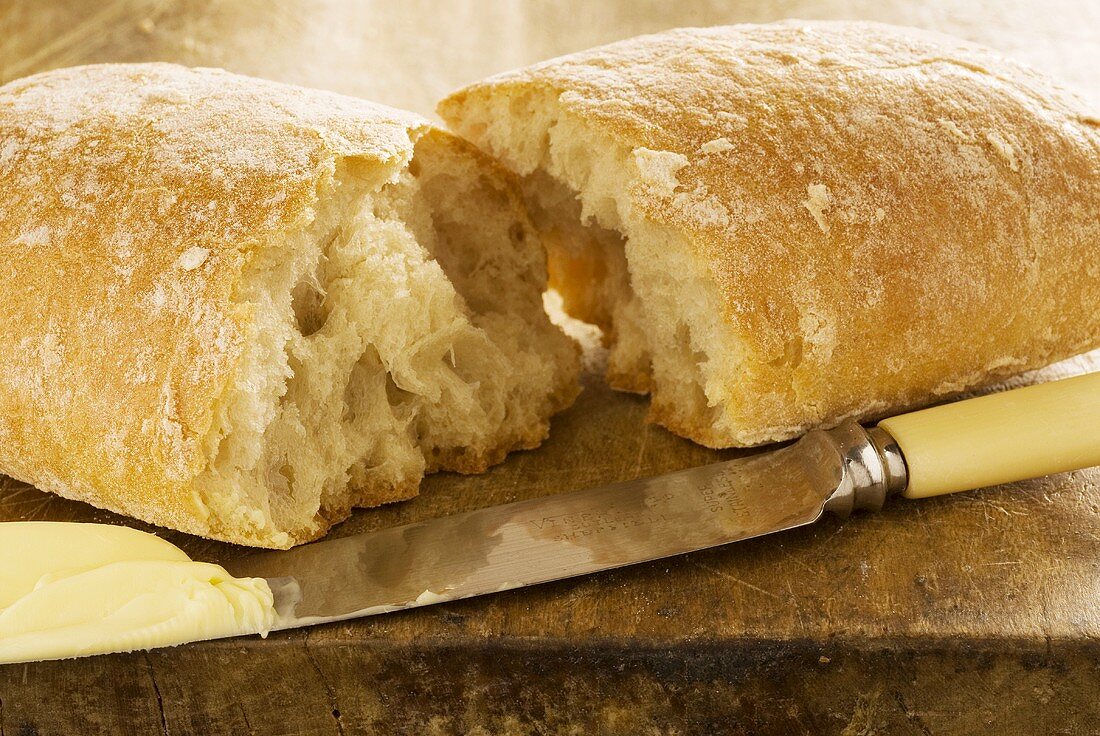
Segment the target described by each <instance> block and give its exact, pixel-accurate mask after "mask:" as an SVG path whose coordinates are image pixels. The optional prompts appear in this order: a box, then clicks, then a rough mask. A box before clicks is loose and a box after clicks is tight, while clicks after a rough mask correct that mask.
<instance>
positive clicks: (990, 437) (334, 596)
mask: <svg viewBox="0 0 1100 736" xmlns="http://www.w3.org/2000/svg"><path fill="white" fill-rule="evenodd" d="M1098 420H1100V373H1092V374H1087V375H1083V376H1077V377H1075V378H1068V379H1064V380H1061V381H1053V382H1050V383H1045V384H1040V385H1037V386H1029V387H1026V388H1019V389H1015V390H1011V391H1004V392H1002V393H997V394H991V395H988V396H982V397H979V398H974V399H968V400H965V401H958V402H955V403H950V404H944V405H941V406H937V407H933V408H930V409H924V410H921V411H916V412H912V413H908V414H902V415H899V416H895V417H892V418H890V419H886V420H884V421H882V422H880V423H879V424H878V426H876V427H872V428H870V429H864V428H863V427H861V426H860V425H859V424H856V423H855V422H846V423H844V424H842V425H840V426H839V427H836V428H834V429H830V430H825V431H822V430H817V431H813V432H810V433H809V434H807V435H805V436H804V437H803V438H801V439H800V440H798V441H797V442H795V443H794V444H791V445H789V446H786V447H783V448H780V449H777V450H773V451H771V452H765V453H760V454H757V455H752V456H749V457H744V458H738V459H735V460H730V461H727V462H720V463H715V464H712V465H706V466H702V467H697V468H690V469H688V470H682V471H679V472H676V473H671V474H668V475H663V476H658V477H653V478H641V479H637V480H631V481H627V482H624V483H615V484H613V485H607V486H603V487H599V488H591V489H588V490H582V491H576V492H572V493H564V494H560V495H553V496H546V497H542V498H534V499H529V500H525V501H519V502H517V503H511V504H507V505H503V506H494V507H489V508H483V509H478V510H475V511H469V512H466V513H461V514H456V515H453V516H445V517H440V518H436V519H429V520H426V521H420V522H417V523H414V524H408V525H406V526H401V527H394V528H390V529H383V530H380V531H373V532H368V533H364V534H358V535H354V536H348V537H343V538H340V539H333V540H329V541H321V542H315V543H313V544H308V545H304V546H302V547H298V548H295V549H292V550H288V551H285V552H262V553H257V554H253V555H250V556H246V557H242V558H240V559H238V560H235V561H233V562H230V563H228V564H227V565H226V568H227V569H228V570H229V571H230V572H231V573H232V574H233V575H235V576H237V577H263V578H266V579H267V580H268V583H269V584H270V586H271V588H272V591H273V593H274V596H275V606H276V610H277V612H278V622H277V624H276V626H275V628H276V629H286V628H293V627H297V626H307V625H311V624H318V623H325V622H329V621H340V620H344V619H350V618H357V617H361V616H369V615H372V614H378V613H387V612H391V611H399V610H403V609H407V608H414V607H418V606H424V605H429V604H434V603H442V602H445V601H452V600H458V599H461V598H470V597H472V596H479V595H486V594H490V593H496V592H499V591H503V590H509V589H512V588H520V587H524V586H528V585H535V584H538V583H544V582H548V581H551V580H559V579H562V578H569V577H574V576H578V575H587V574H590V573H595V572H600V571H602V570H610V569H612V568H617V567H622V566H624V565H633V564H636V563H640V562H647V561H651V560H656V559H660V558H663V557H670V556H673V555H680V554H685V553H688V552H693V551H696V550H701V549H707V548H710V547H715V546H718V545H723V544H728V543H730V542H737V541H740V540H743V539H750V538H752V537H759V536H761V535H765V534H771V533H774V532H779V531H784V530H787V529H793V528H795V527H800V526H804V525H807V524H812V523H813V522H815V521H817V520H818V519H819V518H821V517H822V515H824V514H825V513H827V512H831V513H835V514H840V515H843V516H846V515H848V514H850V513H851V512H852V511H853V510H856V509H866V510H870V511H875V510H878V509H880V508H881V507H882V505H883V503H884V502H885V501H886V500H887V498H889V497H891V496H902V497H905V498H913V499H915V498H924V497H928V496H937V495H941V494H946V493H954V492H957V491H965V490H970V489H974V488H980V487H985V486H991V485H996V484H998V483H1007V482H1011V481H1017V480H1024V479H1027V478H1035V477H1039V476H1043V475H1049V474H1052V473H1057V472H1063V471H1067V470H1074V469H1078V468H1084V467H1090V466H1093V465H1100V427H1098V426H1097V421H1098Z"/></svg>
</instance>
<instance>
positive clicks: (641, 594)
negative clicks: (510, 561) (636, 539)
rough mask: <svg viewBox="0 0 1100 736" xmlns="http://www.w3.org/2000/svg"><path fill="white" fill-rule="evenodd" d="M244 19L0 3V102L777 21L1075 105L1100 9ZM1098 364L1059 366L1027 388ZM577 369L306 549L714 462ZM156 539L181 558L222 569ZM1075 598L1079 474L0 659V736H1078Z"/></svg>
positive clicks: (365, 80)
mask: <svg viewBox="0 0 1100 736" xmlns="http://www.w3.org/2000/svg"><path fill="white" fill-rule="evenodd" d="M261 5H262V6H263V7H264V8H268V4H267V3H259V2H254V1H253V0H242V1H241V2H235V3H231V2H216V1H215V0H192V1H191V2H172V1H170V0H130V1H126V0H124V1H118V0H112V1H109V2H103V3H84V2H76V1H75V0H73V1H71V2H44V1H39V2H30V1H28V2H21V1H20V0H14V1H13V0H8V1H7V2H0V28H3V29H5V32H4V33H0V81H4V80H6V79H10V78H12V77H14V76H21V75H23V74H26V73H30V72H33V71H38V70H42V69H46V68H51V67H54V66H61V65H66V64H74V63H83V62H88V61H103V60H119V61H133V60H141V59H152V58H158V59H173V60H179V61H183V62H186V63H201V64H213V65H221V66H227V67H229V68H231V69H233V70H235V71H242V72H246V73H253V74H262V75H264V76H270V77H274V78H279V79H283V80H285V81H293V82H300V83H306V84H312V85H315V86H325V87H330V88H335V89H338V90H341V91H346V92H352V93H358V94H363V95H367V96H371V97H374V98H376V99H379V100H380V101H383V102H389V103H391V104H398V105H401V106H405V107H411V108H413V109H418V110H420V111H429V110H428V109H427V108H430V105H431V103H432V101H433V100H434V99H435V98H437V97H438V96H440V95H441V94H442V93H444V92H446V91H448V90H449V89H451V88H453V87H455V86H458V85H459V84H461V83H464V82H466V81H470V80H471V79H474V78H476V77H477V76H481V75H483V74H487V73H491V72H494V71H499V70H501V69H504V68H507V67H509V66H513V65H516V64H521V63H527V62H529V61H533V60H535V59H536V58H540V57H545V56H549V55H552V54H556V53H561V52H564V51H569V50H573V49H576V48H580V47H583V46H586V45H590V44H592V43H597V42H603V41H607V40H611V39H612V38H617V37H624V36H628V35H631V34H634V33H639V32H645V31H649V30H657V29H660V28H666V27H671V26H674V25H685V24H710V23H717V22H730V21H737V20H768V19H772V18H778V17H784V16H802V17H870V18H874V19H879V20H893V21H908V22H911V23H914V24H916V25H922V26H926V27H935V28H940V29H942V30H948V31H953V32H956V33H959V34H960V35H964V36H967V37H970V38H975V39H976V40H979V41H984V42H986V43H992V44H993V45H997V46H999V47H1001V48H1003V49H1004V50H1006V51H1009V52H1012V53H1018V54H1020V55H1022V56H1023V57H1024V58H1025V60H1028V61H1030V62H1032V63H1035V64H1037V65H1039V66H1041V67H1043V68H1046V69H1047V70H1048V71H1052V72H1054V73H1061V74H1063V75H1064V76H1065V78H1067V79H1069V80H1071V81H1072V82H1074V83H1076V84H1077V85H1078V86H1080V87H1082V88H1084V89H1087V90H1091V91H1092V92H1093V93H1095V92H1096V91H1097V90H1100V63H1097V59H1098V58H1100V45H1098V44H1100V35H1098V34H1100V30H1098V29H1100V23H1098V22H1096V21H1100V6H1097V5H1096V4H1095V3H1087V2H1071V1H1070V0H1053V1H1052V2H1025V1H1024V0H1013V1H1012V2H1005V3H990V2H974V3H948V2H932V3H917V2H894V3H873V2H870V1H868V2H839V1H837V2H832V1H830V2H823V3H810V2H808V1H807V2H799V1H794V0H791V1H787V2H778V1H777V2H762V1H761V2H744V3H723V2H718V1H717V0H685V2H679V3H662V2H658V1H657V0H639V1H638V2H631V1H629V0H622V1H621V2H582V1H581V0H568V2H560V3H534V2H532V3H521V2H509V1H507V0H484V1H482V2H472V1H471V2H455V3H447V4H442V5H441V4H438V3H432V2H427V1H426V0H409V1H408V2H405V3H397V2H393V3H386V2H379V3H362V4H358V5H356V6H354V7H350V6H345V5H343V4H342V3H337V2H335V1H334V0H303V1H302V2H280V3H277V4H275V5H273V6H270V12H265V13H260V12H259V10H260V9H261V8H260V6H261ZM147 19H148V20H149V21H150V22H149V23H146V22H145V21H146V20H147ZM1097 97H1098V98H1100V95H1097ZM592 355H593V356H594V362H597V363H598V351H594V352H593V354H592ZM1097 368H1100V356H1096V355H1093V356H1087V357H1083V358H1079V359H1076V360H1074V361H1070V362H1068V363H1066V364H1062V365H1060V366H1057V367H1054V368H1052V369H1049V370H1048V371H1046V372H1043V373H1042V374H1040V375H1038V376H1031V377H1029V378H1028V379H1027V380H1044V379H1047V378H1050V377H1053V376H1058V375H1067V374H1070V373H1073V372H1080V371H1083V370H1095V369H1097ZM597 375H598V370H596V371H592V372H590V373H589V375H588V376H586V379H585V383H586V389H585V392H584V394H583V395H582V397H581V398H580V400H579V401H578V403H577V405H576V406H575V407H574V408H573V409H571V410H570V411H569V412H567V413H566V414H564V415H562V416H561V417H559V418H558V420H557V421H556V422H555V424H554V426H553V429H552V434H551V438H550V440H549V441H548V442H547V443H546V445H545V446H544V447H542V448H540V449H539V450H537V451H533V452H526V453H520V454H517V455H514V456H512V457H511V458H510V459H509V460H508V461H507V462H506V463H504V464H503V465H501V466H499V467H497V468H495V469H494V470H493V471H491V472H490V473H488V474H486V475H483V476H475V477H463V476H454V475H440V476H434V477H431V478H429V479H428V480H427V481H426V483H425V484H424V488H423V492H422V495H421V496H420V498H418V499H416V500H414V501H411V502H409V503H406V504H401V505H398V506H393V507H389V508H385V509H381V510H378V511H368V512H360V513H358V514H356V515H355V516H354V517H353V519H351V520H350V521H349V522H347V523H346V524H344V525H342V526H341V527H339V528H338V529H337V530H336V531H335V533H336V534H340V535H343V534H351V533H355V532H358V531H363V530H367V529H373V528H381V527H384V526H390V525H396V524H402V523H407V522H410V521H415V520H417V519H423V518H429V517H432V516H438V515H443V514H449V513H453V512H456V511H460V510H464V509H469V508H475V507H480V506H486V505H491V504H499V503H506V502H509V501H514V500H518V499H522V498H529V497H534V496H539V495H544V494H548V493H557V492H563V491H569V490H573V489H578V488H583V487H586V486H590V485H596V484H601V483H607V482H613V481H617V480H623V479H627V478H634V477H639V476H645V475H653V474H659V473H663V472H668V471H671V470H675V469H679V468H683V467H689V466H692V465H698V464H702V463H706V462H711V461H713V460H715V459H718V458H720V457H727V456H729V455H731V454H732V453H725V454H723V453H715V452H712V451H709V450H706V449H704V448H701V447H698V446H695V445H692V444H691V443H689V442H686V441H684V440H681V439H679V438H677V437H674V436H672V435H670V434H668V433H667V432H665V431H663V430H661V429H659V428H656V427H650V426H647V425H645V424H644V421H643V417H644V414H645V409H646V402H645V400H644V399H642V398H639V397H634V396H629V395H623V394H614V393H612V392H610V391H609V390H608V389H607V388H606V387H605V386H604V385H603V383H602V381H601V380H600V379H599V378H597V377H596V376H597ZM777 492H781V489H777ZM12 519H61V520H68V519H72V520H82V521H105V522H111V523H130V522H127V521H126V520H123V519H120V518H119V517H116V516H113V515H111V514H109V513H106V512H101V511H97V510H94V509H91V508H89V507H87V506H84V505H82V504H79V503H74V502H70V501H66V500H63V499H60V498H56V497H52V496H49V495H47V494H43V493H40V492H38V491H36V490H34V489H31V488H28V487H26V486H23V485H21V484H19V483H16V482H14V481H12V480H10V479H0V520H12ZM134 526H138V527H141V525H140V524H134ZM145 528H147V527H145ZM161 533H164V535H165V536H166V537H167V538H168V539H170V540H171V541H173V542H175V543H177V544H179V545H180V546H181V547H183V548H184V549H185V550H187V551H188V552H189V553H190V554H192V555H193V556H195V557H197V558H199V559H204V560H211V561H222V560H226V559H229V558H231V557H233V556H235V555H239V554H241V552H242V551H241V550H240V549H238V548H234V547H231V546H228V545H222V544H217V543H213V542H208V541H204V540H200V539H196V538H193V537H187V536H186V535H182V534H176V533H172V532H163V530H161ZM1098 603H1100V472H1098V471H1096V470H1089V471H1081V472H1076V473H1070V474H1066V475H1062V476H1056V477H1053V478H1048V479H1043V480H1038V481H1032V482H1028V483H1021V484H1013V485H1010V486H1003V487H999V488H992V489H986V490H982V491H977V492H974V493H970V494H965V495H959V496H954V497H945V498H940V499H930V500H927V501H922V502H905V501H897V502H893V503H891V504H890V505H888V506H887V508H886V509H884V510H883V511H882V512H881V513H878V514H874V515H870V514H863V515H857V516H855V517H853V518H851V519H849V520H846V521H839V520H836V519H826V520H824V521H823V522H822V523H820V524H818V525H816V526H814V527H811V528H806V529H802V530H797V531H794V532H791V533H787V534H783V535H778V536H775V537H771V538H766V539H761V540H755V541H750V542H745V543H741V544H738V545H734V546H730V547H727V548H721V549H715V550H710V551H706V552H700V553H696V554H693V555H689V556H686V557H682V558H677V559H672V560H668V561H663V562H658V563H653V564H648V565H642V566H638V567H634V568H628V569H623V570H619V571H615V572H611V573H606V574H603V575H598V576H592V577H590V578H585V579H578V580H572V581H563V582H560V583H554V584H549V585H545V586H541V587H538V588H532V589H528V590H522V591H511V592H507V593H502V594H498V595H496V596H491V597H488V598H483V599H477V600H470V601H465V602H460V603H456V604H451V605H446V606H440V607H432V608H426V609H420V610H416V611H409V612H405V613H401V614H393V615H388V616H380V617H375V618H372V619H364V620H360V621H354V622H348V623H344V624H334V625H329V626H324V627H317V628H315V629H311V630H305V631H295V632H286V633H282V634H277V635H273V636H271V637H270V638H268V639H267V640H260V639H258V638H250V639H238V640H228V641H220V642H207V643H199V644H193V645H187V646H183V647H179V648H176V649H171V650H160V651H154V652H150V653H137V654H131V655H116V656H107V657H95V658H90V659H84V660H74V661H70V662H52V663H37V664H29V665H11V666H4V667H0V735H2V734H21V735H30V734H89V733H119V732H133V733H164V734H185V733H202V734H222V733H224V734H244V733H257V734H329V733H331V734H357V733H415V734H431V733H439V734H447V733H480V734H498V733H577V734H587V733H611V734H619V733H622V734H648V733H652V734H658V733H660V734H664V733H677V734H722V733H745V734H749V733H753V734H773V733H774V734H790V733H807V734H810V733H812V734H819V733H835V734H879V733H883V734H884V733H897V734H970V733H977V732H989V731H997V732H999V733H1003V734H1012V733H1027V734H1094V733H1100V699H1098V698H1097V697H1096V695H1097V693H1098V692H1100V605H1098Z"/></svg>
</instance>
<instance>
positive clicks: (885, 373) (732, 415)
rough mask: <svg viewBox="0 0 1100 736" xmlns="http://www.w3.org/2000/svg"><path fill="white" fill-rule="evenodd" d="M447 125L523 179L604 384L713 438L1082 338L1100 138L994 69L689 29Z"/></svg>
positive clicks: (1098, 258) (1099, 325) (957, 381)
mask: <svg viewBox="0 0 1100 736" xmlns="http://www.w3.org/2000/svg"><path fill="white" fill-rule="evenodd" d="M439 112H440V114H441V115H442V116H443V118H444V119H445V120H447V121H448V123H449V124H450V125H451V126H452V128H453V129H454V130H456V131H457V132H458V133H459V134H461V135H463V136H465V137H467V138H469V139H470V140H472V141H474V142H475V143H477V144H478V145H479V146H481V147H482V148H483V149H485V150H486V151H488V152H490V153H492V154H493V155H494V156H496V157H498V158H499V159H500V160H501V161H503V162H504V163H505V164H506V165H507V166H508V167H509V168H511V169H512V170H513V171H515V172H517V173H518V174H519V175H520V176H521V177H522V180H523V186H524V191H525V194H526V197H527V201H528V204H529V207H530V209H531V211H532V217H533V220H534V221H535V224H536V226H537V227H539V228H540V230H541V231H542V233H543V235H544V240H545V242H546V244H547V247H548V249H549V251H550V262H551V267H550V279H551V285H552V286H553V287H555V288H556V289H557V290H559V291H560V292H561V293H562V295H563V297H564V302H565V305H566V308H567V310H568V311H570V312H571V313H572V314H573V315H574V316H577V317H579V318H581V319H583V320H587V321H589V322H593V323H596V324H598V325H599V326H600V327H602V328H603V330H604V333H605V336H606V338H607V339H608V341H609V343H610V348H611V352H610V363H609V368H608V377H609V379H610V382H611V383H612V385H614V386H616V387H618V388H620V389H625V390H628V391H640V392H647V391H648V392H651V393H652V404H651V406H652V408H651V417H652V419H654V420H655V421H657V422H659V423H661V424H663V425H665V426H666V427H668V428H670V429H672V430H673V431H675V432H678V433H680V434H682V435H684V436H687V437H690V438H692V439H694V440H696V441H698V442H701V443H703V444H706V445H710V446H715V447H718V446H731V445H755V444H760V443H765V442H771V441H777V440H785V439H788V438H791V437H794V436H797V435H798V434H800V433H802V432H804V431H806V430H807V429H809V428H811V427H815V426H821V425H834V424H837V423H839V422H840V421H841V420H843V419H845V418H848V417H856V418H859V419H869V418H873V417H875V416H879V415H884V414H886V413H889V412H896V411H899V410H903V409H907V408H910V407H915V406H919V405H922V404H926V403H929V402H932V401H935V400H937V399H940V398H942V397H945V396H949V395H951V394H954V393H956V392H959V391H961V390H963V389H967V388H971V387H974V386H977V385H979V384H982V383H986V382H990V381H993V380H996V379H998V378H1000V377H1003V376H1005V375H1007V374H1011V373H1016V372H1020V371H1023V370H1025V369H1029V368H1034V367H1036V366H1039V365H1043V364H1046V363H1049V362H1052V361H1055V360H1058V359H1061V358H1064V357H1067V356H1070V355H1073V354H1075V353H1080V352H1083V351H1085V350H1088V349H1091V348H1095V347H1097V346H1100V309H1097V298H1098V296H1100V119H1098V117H1097V116H1096V114H1094V113H1090V111H1089V110H1088V109H1087V108H1086V106H1085V105H1084V104H1083V103H1082V102H1081V101H1080V100H1079V99H1077V98H1075V97H1074V96H1073V95H1072V94H1071V93H1068V92H1066V91H1065V90H1063V89H1060V88H1059V87H1058V86H1057V85H1056V84H1054V83H1053V82H1051V81H1049V80H1047V79H1045V78H1043V77H1041V76H1039V75H1038V74H1036V73H1034V72H1032V71H1030V70H1028V69H1026V68H1024V67H1022V66H1020V65H1018V64H1016V63H1013V62H1011V61H1009V60H1007V59H1004V58H1002V57H1001V56H999V55H998V54H996V53H995V52H993V51H990V50H988V49H984V48H981V47H977V46H974V45H971V44H968V43H964V42H961V41H957V40H955V39H951V38H949V37H946V36H942V35H937V34H931V33H926V32H921V31H916V30H910V29H904V28H899V27H892V26H886V25H880V24H873V23H859V22H821V23H819V22H814V23H809V22H801V21H790V22H784V23H778V24H771V25H741V26H731V27H721V28H706V29H683V30H675V31H669V32H666V33H660V34H657V35H651V36H644V37H640V38H635V39H631V40H627V41H623V42H620V43H615V44H611V45H609V46H604V47H601V48H596V49H593V50H590V51H585V52H582V53H578V54H574V55H572V56H566V57H563V58H560V59H554V60H551V61H548V62H545V63H542V64H538V65H536V66H533V67H530V68H526V69H522V70H519V71H515V72H510V73H506V74H502V75H500V76H497V77H493V78H490V79H488V80H485V81H483V82H480V83H477V84H474V85H472V86H470V87H468V88H466V89H463V90H461V91H459V92H457V93H455V94H454V95H452V96H451V97H449V98H447V99H445V100H444V101H443V102H442V103H441V104H440V106H439Z"/></svg>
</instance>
